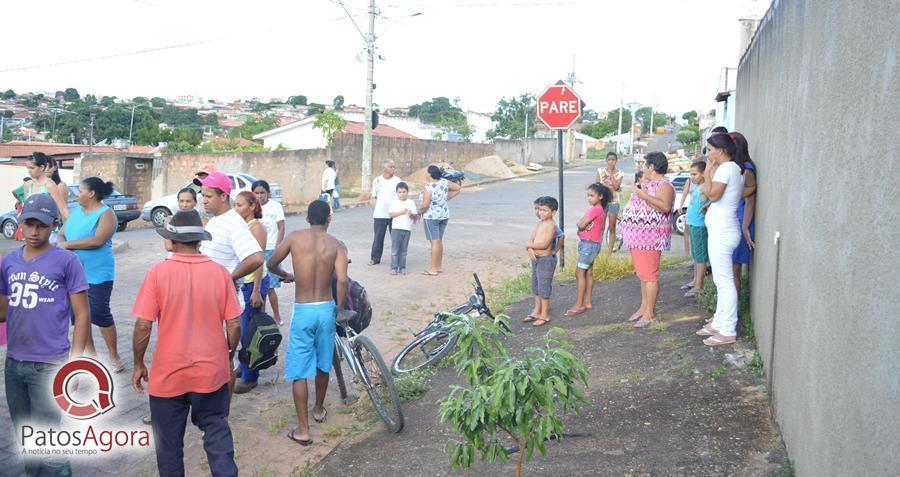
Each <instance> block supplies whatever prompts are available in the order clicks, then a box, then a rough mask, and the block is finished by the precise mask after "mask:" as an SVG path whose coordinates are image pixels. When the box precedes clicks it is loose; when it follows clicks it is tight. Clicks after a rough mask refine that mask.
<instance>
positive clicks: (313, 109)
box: [306, 103, 326, 116]
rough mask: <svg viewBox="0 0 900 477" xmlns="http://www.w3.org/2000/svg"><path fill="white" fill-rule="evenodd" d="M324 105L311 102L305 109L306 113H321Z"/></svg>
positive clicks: (323, 110) (310, 114) (311, 114)
mask: <svg viewBox="0 0 900 477" xmlns="http://www.w3.org/2000/svg"><path fill="white" fill-rule="evenodd" d="M325 109H326V108H325V105H324V104H320V103H311V104H310V105H309V107H308V108H307V110H306V114H307V115H309V116H315V115H317V114H322V113H324V112H325Z"/></svg>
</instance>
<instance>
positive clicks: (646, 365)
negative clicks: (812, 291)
mask: <svg viewBox="0 0 900 477" xmlns="http://www.w3.org/2000/svg"><path fill="white" fill-rule="evenodd" d="M687 277H688V272H687V271H686V270H685V268H684V267H683V266H679V267H676V268H673V269H669V270H666V271H664V272H663V275H662V278H661V283H662V284H663V288H662V292H661V295H660V300H659V303H660V306H659V311H660V314H661V317H662V324H661V325H657V326H656V327H655V329H653V330H635V329H634V328H632V327H630V326H628V325H627V324H626V323H625V319H626V318H627V317H628V316H629V315H630V314H631V313H632V312H633V311H634V309H635V308H636V306H637V304H638V303H639V301H640V292H639V288H638V282H637V280H636V279H635V278H633V277H631V278H627V279H623V280H618V281H613V282H607V283H598V284H597V286H596V287H595V290H594V296H595V299H594V303H595V310H594V311H593V312H590V313H587V314H584V315H581V316H578V317H575V318H562V317H560V318H556V319H555V320H554V322H553V324H554V325H556V326H559V327H562V328H563V329H565V330H566V335H565V336H566V339H568V340H569V341H571V342H572V343H574V344H575V346H576V348H575V353H576V355H578V356H579V357H581V358H582V359H583V360H584V362H585V364H586V365H587V367H588V369H589V372H590V379H589V389H587V393H586V395H587V396H588V398H589V401H590V404H589V405H588V406H587V407H585V408H583V409H582V412H581V414H578V415H570V416H568V417H567V418H566V419H565V423H566V431H567V432H572V433H582V434H587V435H588V436H586V437H572V438H568V439H564V440H563V441H561V442H551V443H549V444H548V445H547V455H546V456H540V455H539V454H537V453H536V454H535V457H534V459H533V460H532V461H531V463H528V464H526V465H525V472H524V474H525V475H566V476H569V475H742V476H759V475H764V476H767V475H781V471H782V469H786V468H787V466H788V465H789V464H788V461H787V455H786V451H785V449H784V445H783V443H782V441H781V438H780V437H779V434H778V431H777V429H776V428H775V427H774V426H773V423H772V421H771V419H770V414H769V410H768V407H767V404H766V395H765V386H764V381H763V379H762V378H759V377H756V376H754V374H753V373H752V369H750V368H751V367H750V366H748V365H747V364H746V363H747V362H748V361H749V357H750V356H752V354H753V345H752V343H749V342H747V341H746V340H744V339H742V340H740V341H739V343H738V344H737V345H735V346H728V347H722V348H714V349H710V348H707V347H706V346H704V345H703V344H702V342H701V338H700V337H697V336H695V335H694V331H696V330H697V329H698V328H699V327H700V324H701V322H702V319H703V318H705V317H706V316H707V315H706V314H704V313H701V312H700V311H699V309H698V307H697V305H696V303H695V302H694V301H693V299H687V298H683V297H682V293H683V292H681V291H680V290H678V285H680V284H681V283H682V282H683V281H684V280H685V279H686V278H687ZM574 293H575V290H574V283H573V282H568V283H563V284H560V285H559V286H557V287H556V288H555V289H554V298H555V299H558V300H557V303H559V305H557V307H558V308H559V309H564V308H562V307H563V306H565V305H566V304H569V303H570V302H571V301H573V298H574ZM488 300H489V301H490V297H488ZM530 305H531V302H530V300H525V301H523V302H521V303H519V304H518V305H514V306H512V307H510V309H509V312H510V315H511V316H512V317H513V325H514V326H513V331H514V333H515V334H514V335H513V336H511V337H510V338H508V339H507V347H508V348H509V350H510V351H511V352H513V353H515V350H521V349H525V348H526V347H528V346H532V345H538V344H539V342H540V340H541V339H542V337H543V335H544V333H545V331H546V328H543V329H540V330H535V329H531V327H530V326H527V325H524V324H522V323H521V321H520V320H521V317H522V316H523V315H524V313H527V312H528V311H530ZM558 315H559V314H558V313H557V316H558ZM726 355H731V356H730V358H731V359H732V360H733V361H736V362H738V363H740V364H730V363H729V361H728V359H727V358H729V357H728V356H726ZM459 383H461V379H459V377H458V376H457V375H456V373H455V371H454V370H453V368H446V369H443V370H441V371H439V372H438V373H437V374H435V375H434V376H433V377H432V378H430V385H431V389H430V390H429V391H427V392H426V393H425V394H424V396H423V397H422V398H421V399H419V400H418V401H415V402H411V403H408V404H407V405H406V406H405V407H404V413H405V415H406V419H407V427H406V428H405V429H404V430H403V432H402V433H400V434H396V435H395V434H390V433H388V432H387V431H386V430H384V428H383V426H381V427H379V426H376V427H375V428H374V429H373V430H372V431H371V432H369V433H366V434H362V435H360V436H357V437H355V438H353V439H350V440H347V441H345V442H344V443H342V444H340V445H339V446H338V447H337V448H335V450H334V451H332V452H331V453H330V454H329V455H328V456H327V457H326V458H325V459H324V460H323V461H322V462H321V463H320V464H319V465H317V466H315V467H314V468H313V473H314V474H315V475H317V476H320V477H321V476H344V475H366V476H368V475H398V476H399V475H403V476H426V475H427V476H441V475H456V474H461V475H462V474H466V473H468V474H471V475H479V476H488V475H512V474H513V470H514V464H513V463H512V462H511V463H509V464H506V465H502V464H494V465H490V464H487V463H481V462H477V463H476V465H475V467H474V468H473V469H471V470H469V471H468V472H464V471H461V470H455V471H454V470H452V469H451V468H450V464H449V460H448V456H447V453H446V447H447V443H448V442H449V441H450V440H451V439H453V438H454V437H455V436H454V432H453V431H452V429H451V428H450V427H449V426H447V425H442V424H440V423H439V420H438V416H437V409H438V408H437V405H436V402H437V401H438V400H439V399H441V398H442V397H443V396H444V395H446V393H447V389H448V387H449V385H451V384H459Z"/></svg>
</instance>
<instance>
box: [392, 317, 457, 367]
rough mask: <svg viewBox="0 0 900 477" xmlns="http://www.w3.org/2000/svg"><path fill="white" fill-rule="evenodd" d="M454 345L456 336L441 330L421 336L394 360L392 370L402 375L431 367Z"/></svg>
mask: <svg viewBox="0 0 900 477" xmlns="http://www.w3.org/2000/svg"><path fill="white" fill-rule="evenodd" d="M454 344H456V336H455V335H453V334H451V333H450V332H449V331H448V330H446V329H443V328H441V329H437V330H434V331H432V332H430V333H426V334H424V335H421V336H419V337H418V338H416V339H414V340H413V342H412V343H410V344H408V345H406V348H403V351H401V352H400V354H398V355H397V357H396V358H394V363H393V367H392V370H393V372H394V374H403V373H409V372H412V371H415V370H417V369H422V368H424V367H426V366H431V365H432V364H434V363H437V362H438V361H440V360H441V359H443V358H444V356H446V355H447V354H448V353H450V351H451V350H453V345H454Z"/></svg>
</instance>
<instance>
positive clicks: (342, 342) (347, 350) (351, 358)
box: [334, 325, 371, 387]
mask: <svg viewBox="0 0 900 477" xmlns="http://www.w3.org/2000/svg"><path fill="white" fill-rule="evenodd" d="M337 326H340V327H341V328H343V329H344V334H345V335H346V337H345V338H341V337H340V336H339V335H337V334H336V335H335V336H334V344H335V345H336V346H337V347H338V349H339V350H340V351H341V354H342V355H343V356H344V360H345V361H347V367H349V368H350V372H352V373H353V375H354V376H356V377H357V378H359V379H360V381H362V384H363V386H365V387H369V386H371V383H370V382H369V376H367V375H366V373H364V372H362V366H360V364H359V362H358V361H357V360H356V356H355V355H354V354H353V352H352V351H351V350H352V349H353V343H354V342H355V341H356V337H357V336H358V335H357V334H356V332H355V331H353V328H350V327H349V326H342V325H337Z"/></svg>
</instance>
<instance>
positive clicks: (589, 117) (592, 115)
mask: <svg viewBox="0 0 900 477" xmlns="http://www.w3.org/2000/svg"><path fill="white" fill-rule="evenodd" d="M599 117H600V116H599V114H597V111H594V110H593V109H585V110H584V112H583V113H582V114H581V122H582V123H588V122H594V121H596V120H597V119H598V118H599Z"/></svg>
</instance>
